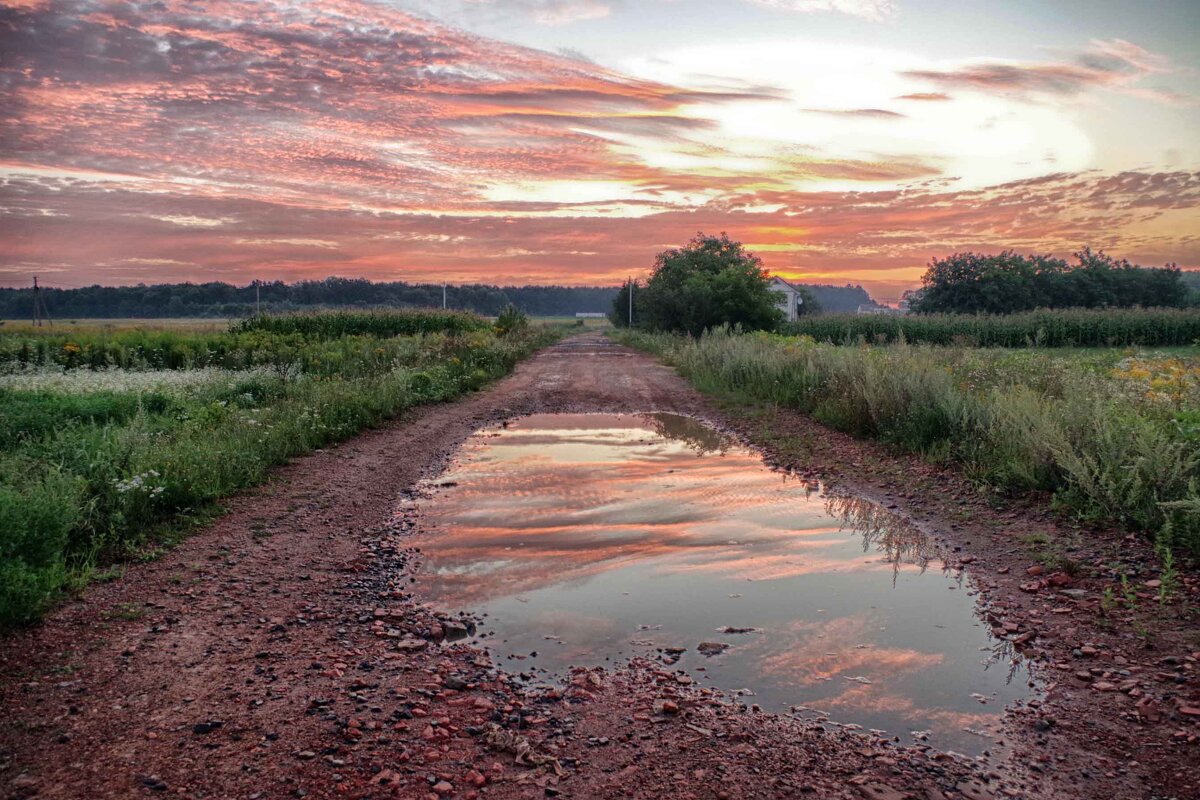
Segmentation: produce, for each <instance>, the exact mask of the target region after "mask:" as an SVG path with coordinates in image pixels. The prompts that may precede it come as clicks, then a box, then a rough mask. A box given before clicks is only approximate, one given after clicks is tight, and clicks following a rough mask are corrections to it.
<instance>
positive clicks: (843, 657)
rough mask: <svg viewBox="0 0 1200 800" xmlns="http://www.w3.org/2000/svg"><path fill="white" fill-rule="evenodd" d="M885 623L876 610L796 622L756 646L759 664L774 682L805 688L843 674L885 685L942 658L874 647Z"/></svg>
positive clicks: (933, 663)
mask: <svg viewBox="0 0 1200 800" xmlns="http://www.w3.org/2000/svg"><path fill="white" fill-rule="evenodd" d="M882 622H883V618H882V615H880V614H879V613H878V612H865V611H864V612H862V613H859V614H855V615H852V616H845V617H837V618H834V619H831V620H823V621H796V622H794V623H792V624H790V625H788V626H787V627H785V628H783V629H782V630H780V631H772V633H771V635H770V636H768V637H761V638H760V640H759V641H758V642H757V643H756V648H755V649H756V650H757V651H759V653H760V655H759V656H758V662H759V664H760V666H761V669H762V671H763V673H764V674H767V675H770V676H771V677H772V678H773V679H775V680H781V681H785V682H788V683H793V684H795V685H800V686H804V685H811V684H814V683H817V682H818V681H827V680H828V679H830V678H835V677H838V676H845V675H851V676H865V677H867V678H870V679H871V680H872V685H873V684H874V683H884V682H888V681H894V680H896V679H897V678H898V677H901V676H903V675H905V674H912V673H915V672H918V671H920V670H924V669H929V668H931V667H934V666H937V665H938V664H941V663H942V661H943V660H944V657H943V656H942V654H940V653H922V652H919V651H917V650H912V649H909V648H889V647H882V646H877V645H875V644H873V642H874V641H875V639H876V638H877V636H878V633H877V631H878V629H879V627H880V625H881V624H882ZM864 645H865V646H864ZM854 686H861V687H862V688H869V687H866V686H864V685H862V684H854ZM856 691H857V690H856Z"/></svg>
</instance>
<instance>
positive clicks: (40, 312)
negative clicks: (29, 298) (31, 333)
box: [33, 275, 54, 328]
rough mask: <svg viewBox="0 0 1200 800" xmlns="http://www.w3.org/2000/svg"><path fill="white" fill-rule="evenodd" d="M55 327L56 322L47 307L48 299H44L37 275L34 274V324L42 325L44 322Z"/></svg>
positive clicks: (36, 326) (36, 325) (38, 326)
mask: <svg viewBox="0 0 1200 800" xmlns="http://www.w3.org/2000/svg"><path fill="white" fill-rule="evenodd" d="M43 322H45V324H47V325H49V326H50V327H51V328H53V327H54V322H53V321H51V319H50V311H49V310H48V309H47V308H46V301H45V300H43V299H42V288H41V287H40V286H38V279H37V275H34V276H33V326H34V327H35V328H40V327H42V323H43Z"/></svg>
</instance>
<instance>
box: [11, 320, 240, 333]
mask: <svg viewBox="0 0 1200 800" xmlns="http://www.w3.org/2000/svg"><path fill="white" fill-rule="evenodd" d="M234 322H235V320H230V319H222V318H219V317H157V318H153V319H149V318H148V319H139V318H106V319H56V320H54V321H53V322H52V323H51V324H49V325H42V326H41V327H35V326H34V324H33V323H32V322H31V321H30V320H27V319H3V320H0V333H45V332H52V333H67V332H71V331H79V330H81V331H85V332H87V333H95V332H97V331H130V330H156V331H161V330H168V331H176V330H178V331H224V330H228V328H229V326H230V325H232V324H233V323H234Z"/></svg>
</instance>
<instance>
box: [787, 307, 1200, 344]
mask: <svg viewBox="0 0 1200 800" xmlns="http://www.w3.org/2000/svg"><path fill="white" fill-rule="evenodd" d="M785 332H786V333H789V334H791V335H794V336H811V337H812V338H813V339H816V340H817V341H819V342H829V343H831V344H847V343H850V344H855V343H859V342H867V343H870V344H894V343H896V342H900V341H904V342H908V343H909V344H918V343H924V344H939V345H952V346H960V347H1010V348H1019V347H1129V346H1148V347H1170V346H1176V347H1177V346H1188V345H1196V344H1198V343H1200V310H1198V309H1191V310H1177V309H1116V310H1103V311H1099V310H1087V309H1077V310H1065V311H1030V312H1027V313H1022V314H1006V315H1003V316H995V315H986V314H980V315H967V314H920V315H906V316H886V315H875V314H817V315H814V316H811V317H802V318H800V319H799V320H797V321H796V322H793V323H789V324H788V325H787V326H786V330H785Z"/></svg>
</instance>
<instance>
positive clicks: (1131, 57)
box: [903, 39, 1190, 103]
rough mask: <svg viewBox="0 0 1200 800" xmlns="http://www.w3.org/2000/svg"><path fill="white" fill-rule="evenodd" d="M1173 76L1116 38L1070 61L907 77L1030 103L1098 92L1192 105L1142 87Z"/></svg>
mask: <svg viewBox="0 0 1200 800" xmlns="http://www.w3.org/2000/svg"><path fill="white" fill-rule="evenodd" d="M1171 71H1172V70H1171V68H1170V66H1169V65H1168V62H1167V60H1166V58H1164V57H1163V56H1160V55H1157V54H1154V53H1150V52H1149V51H1147V50H1145V49H1144V48H1142V47H1139V46H1138V45H1135V44H1132V43H1130V42H1126V41H1123V40H1121V39H1114V40H1112V41H1095V42H1092V44H1091V46H1090V47H1089V48H1088V49H1086V50H1085V51H1083V52H1082V53H1079V54H1078V55H1076V56H1075V57H1074V58H1072V59H1070V60H1062V61H1039V62H1020V61H997V60H987V61H973V62H966V63H963V64H961V65H959V66H956V67H950V68H947V69H929V70H909V71H906V72H904V73H903V74H904V75H905V76H907V77H909V78H915V79H917V80H921V81H926V82H929V83H933V84H936V85H938V86H943V87H946V88H950V89H965V90H972V91H978V92H989V93H998V94H1006V95H1015V96H1019V97H1026V98H1036V97H1038V96H1053V97H1075V96H1078V95H1081V94H1083V93H1084V92H1086V91H1088V90H1090V89H1096V88H1099V89H1107V90H1110V91H1115V92H1122V93H1125V94H1130V95H1136V96H1140V97H1144V98H1146V99H1150V100H1156V101H1159V102H1164V103H1184V102H1189V101H1190V98H1188V97H1186V96H1184V95H1182V94H1180V93H1177V92H1171V91H1166V90H1162V89H1156V88H1151V87H1146V86H1142V85H1140V82H1141V81H1142V80H1143V79H1144V78H1147V77H1150V76H1152V75H1159V74H1164V73H1169V72H1171ZM910 99H912V98H911V97H910Z"/></svg>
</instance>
